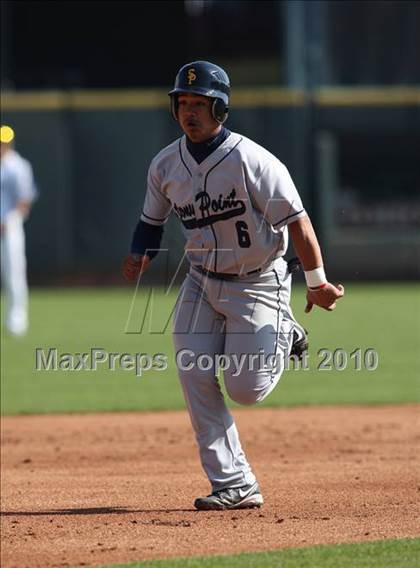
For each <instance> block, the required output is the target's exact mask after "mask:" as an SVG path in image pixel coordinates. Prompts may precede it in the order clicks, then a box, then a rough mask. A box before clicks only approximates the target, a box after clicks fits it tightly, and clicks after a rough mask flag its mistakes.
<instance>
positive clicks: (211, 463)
mask: <svg viewBox="0 0 420 568" xmlns="http://www.w3.org/2000/svg"><path fill="white" fill-rule="evenodd" d="M229 94H230V83H229V78H228V76H227V74H226V73H225V71H224V70H223V69H221V68H220V67H218V66H217V65H214V64H213V63H209V62H206V61H194V62H192V63H188V64H187V65H184V66H183V67H182V68H181V69H180V70H179V72H178V74H177V76H176V80H175V87H174V89H172V90H171V91H170V92H169V96H170V101H171V109H172V114H173V116H174V118H175V119H176V120H177V121H178V122H179V124H180V126H181V128H182V130H183V132H184V135H183V136H182V137H181V138H179V139H178V140H176V141H175V142H173V143H172V144H170V145H169V146H167V147H166V148H164V149H163V150H162V151H161V152H159V153H158V154H157V155H156V156H155V158H154V159H153V160H152V162H151V165H150V168H149V173H148V180H147V192H146V197H145V201H144V207H143V212H142V215H141V218H140V221H139V223H138V225H137V227H136V229H135V231H134V235H133V239H132V244H131V254H130V255H129V256H128V257H127V258H126V259H125V260H124V264H123V275H124V277H125V278H126V279H127V280H137V278H138V277H139V275H140V274H142V273H143V272H144V271H145V270H146V269H147V268H148V266H149V264H150V261H151V259H152V258H153V257H154V256H155V255H156V254H157V253H156V250H152V249H159V244H160V240H161V237H162V232H163V227H164V224H165V222H166V221H167V219H168V217H169V215H170V213H171V211H172V210H173V211H174V212H175V214H176V215H177V216H178V217H179V219H180V221H181V224H182V228H183V232H184V234H185V238H186V253H187V257H188V260H189V263H190V270H189V273H188V274H187V276H186V278H185V281H184V283H183V285H182V287H181V290H180V293H179V297H178V300H177V305H176V308H175V312H174V323H173V339H174V346H175V351H176V360H177V367H178V373H179V378H180V382H181V385H182V389H183V393H184V396H185V400H186V404H187V407H188V411H189V414H190V418H191V423H192V426H193V428H194V431H195V435H196V439H197V444H198V447H199V453H200V458H201V463H202V466H203V468H204V471H205V472H206V474H207V476H208V479H209V481H210V484H211V488H212V492H211V494H210V495H208V496H207V497H199V498H197V499H196V500H195V503H194V505H195V507H196V508H197V509H199V510H211V509H235V508H251V507H260V506H261V505H262V504H263V497H262V494H261V491H260V488H259V485H258V482H257V480H256V477H255V475H254V473H253V471H252V468H251V466H250V464H249V463H248V461H247V459H246V457H245V454H244V451H243V449H242V447H241V444H240V441H239V436H238V431H237V428H236V425H235V422H234V420H233V417H232V415H231V413H230V412H229V410H228V408H227V406H226V404H225V400H224V397H223V394H222V392H221V390H220V386H219V382H218V377H217V373H216V366H215V364H214V363H215V361H216V360H217V361H218V362H219V363H220V362H221V361H222V363H223V365H219V369H220V368H222V369H223V376H224V381H225V387H226V391H227V393H228V395H229V396H230V398H231V399H232V400H234V401H236V402H238V403H240V404H244V405H251V404H255V403H257V402H259V401H261V400H264V399H265V398H266V397H267V396H268V395H269V394H270V392H271V391H272V390H273V389H274V388H275V386H276V384H277V383H278V381H279V379H280V377H281V374H282V371H283V370H284V367H285V362H286V361H287V358H288V357H289V356H290V355H291V354H294V355H297V356H298V357H299V356H301V355H302V352H303V351H304V350H305V349H307V338H306V333H305V330H304V329H303V327H302V326H301V325H300V324H299V323H298V322H297V321H296V320H295V319H294V316H293V314H292V310H291V309H290V288H291V274H290V272H289V270H288V266H287V263H286V262H285V260H284V259H283V255H284V254H285V252H286V249H287V246H288V234H290V236H291V239H292V242H293V246H294V249H295V251H296V253H297V255H298V256H299V259H300V261H301V263H302V265H303V268H304V271H305V278H306V282H307V286H308V288H307V294H306V297H307V305H306V308H305V311H306V312H309V311H310V310H311V309H312V306H313V305H317V306H320V307H322V308H324V309H326V310H333V309H334V308H335V307H336V301H337V300H338V299H339V298H341V297H342V296H343V295H344V288H343V286H342V285H341V284H340V285H338V286H337V287H336V286H334V285H333V284H331V283H330V282H328V280H327V278H326V275H325V271H324V268H323V261H322V255H321V251H320V247H319V245H318V241H317V238H316V235H315V233H314V230H313V228H312V225H311V222H310V219H309V217H308V215H307V213H306V211H305V209H304V207H303V205H302V201H301V199H300V197H299V194H298V192H297V189H296V187H295V185H294V183H293V181H292V179H291V177H290V175H289V172H288V170H287V168H286V167H285V166H284V164H282V163H281V162H280V161H279V160H278V159H277V158H276V157H275V156H273V155H272V154H271V153H270V152H268V151H267V150H266V149H264V148H263V147H261V146H259V145H258V144H256V143H255V142H253V141H252V140H250V139H248V138H246V137H245V136H242V135H240V134H237V133H235V132H230V131H229V130H228V129H227V128H225V127H224V126H223V124H224V123H225V121H226V118H227V116H228V105H229Z"/></svg>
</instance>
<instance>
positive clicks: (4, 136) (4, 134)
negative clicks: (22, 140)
mask: <svg viewBox="0 0 420 568" xmlns="http://www.w3.org/2000/svg"><path fill="white" fill-rule="evenodd" d="M14 137H15V131H14V130H13V128H11V127H10V126H6V125H4V126H2V127H1V129H0V140H1V142H2V144H10V142H12V140H13V138H14Z"/></svg>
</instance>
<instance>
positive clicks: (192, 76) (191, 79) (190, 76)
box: [187, 69, 197, 85]
mask: <svg viewBox="0 0 420 568" xmlns="http://www.w3.org/2000/svg"><path fill="white" fill-rule="evenodd" d="M187 79H188V85H191V84H192V83H193V82H194V81H195V80H196V79H197V75H196V74H195V69H188V73H187Z"/></svg>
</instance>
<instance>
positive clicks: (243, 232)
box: [235, 221, 251, 248]
mask: <svg viewBox="0 0 420 568" xmlns="http://www.w3.org/2000/svg"><path fill="white" fill-rule="evenodd" d="M235 227H236V232H237V233H238V243H239V246H240V247H241V248H249V247H250V246H251V239H250V238H249V233H248V225H247V224H246V223H245V221H236V223H235Z"/></svg>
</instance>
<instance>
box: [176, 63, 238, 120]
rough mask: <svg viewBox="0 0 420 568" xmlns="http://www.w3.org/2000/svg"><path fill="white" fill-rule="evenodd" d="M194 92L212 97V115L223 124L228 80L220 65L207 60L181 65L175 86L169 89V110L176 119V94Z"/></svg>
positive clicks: (227, 100) (226, 111) (227, 101)
mask: <svg viewBox="0 0 420 568" xmlns="http://www.w3.org/2000/svg"><path fill="white" fill-rule="evenodd" d="M180 93H194V94H196V95H203V96H205V97H211V98H212V99H214V101H213V106H212V115H213V118H214V119H215V120H217V122H219V123H220V124H223V122H225V120H226V119H227V116H228V111H229V94H230V81H229V77H228V75H227V73H226V72H225V71H223V69H222V68H221V67H219V66H218V65H215V64H214V63H210V62H209V61H193V62H192V63H187V65H184V66H183V67H181V69H180V70H179V71H178V74H177V76H176V79H175V86H174V88H173V89H172V91H169V96H170V97H171V110H172V115H173V117H174V118H175V120H178V95H179V94H180Z"/></svg>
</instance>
